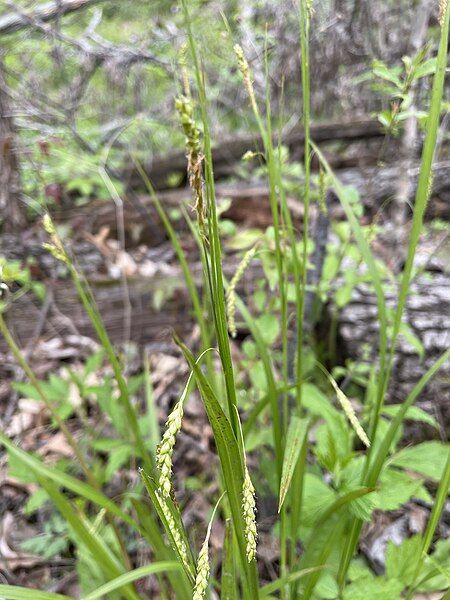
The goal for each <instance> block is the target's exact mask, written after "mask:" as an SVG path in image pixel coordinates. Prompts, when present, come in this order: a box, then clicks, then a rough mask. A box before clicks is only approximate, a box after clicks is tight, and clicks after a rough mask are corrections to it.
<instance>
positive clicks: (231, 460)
mask: <svg viewBox="0 0 450 600" xmlns="http://www.w3.org/2000/svg"><path fill="white" fill-rule="evenodd" d="M176 341H177V344H178V345H179V347H180V348H181V350H182V352H183V354H184V357H185V358H186V361H187V362H188V364H189V367H190V368H191V369H192V370H193V371H194V375H195V379H196V381H197V385H198V387H199V390H200V394H201V397H202V400H203V403H204V406H205V409H206V413H207V415H208V419H209V422H210V424H211V427H212V430H213V434H214V440H215V443H216V447H217V452H218V454H219V458H220V463H221V466H222V472H223V477H224V482H225V489H226V491H227V495H228V501H229V504H230V509H231V515H232V519H233V525H234V531H235V534H236V538H237V541H238V546H239V554H240V558H241V565H242V568H243V570H244V572H245V574H246V577H245V581H246V584H247V586H248V593H249V598H252V599H253V598H255V599H257V598H258V597H259V595H258V580H257V574H256V565H255V561H251V562H250V563H248V561H247V554H246V541H245V537H244V531H245V527H244V521H243V516H242V508H241V493H242V484H243V481H244V465H243V463H242V456H241V451H240V448H239V445H238V442H237V439H236V437H235V435H234V433H233V429H232V427H231V424H230V422H229V421H228V419H227V416H226V415H225V413H224V412H223V410H222V407H221V406H220V403H219V401H218V400H217V397H216V395H215V393H214V391H213V390H212V388H211V386H210V385H209V383H208V381H207V379H206V377H205V376H204V375H203V373H202V371H201V369H200V367H199V366H198V364H197V363H196V361H195V359H194V357H193V356H192V354H191V352H190V351H189V350H188V348H187V347H186V346H185V345H184V344H183V343H182V342H181V341H179V340H176ZM236 417H237V415H236Z"/></svg>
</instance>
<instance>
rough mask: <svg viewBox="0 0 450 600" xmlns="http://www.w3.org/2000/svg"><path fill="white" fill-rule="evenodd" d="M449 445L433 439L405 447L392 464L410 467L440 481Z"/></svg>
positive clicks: (409, 468) (404, 467) (405, 467)
mask: <svg viewBox="0 0 450 600" xmlns="http://www.w3.org/2000/svg"><path fill="white" fill-rule="evenodd" d="M447 454H448V446H447V445H446V444H443V443H442V442H437V441H431V442H423V443H422V444H417V446H411V447H410V448H404V449H403V450H401V451H400V452H399V453H398V454H397V455H396V456H395V457H394V458H393V459H392V461H391V464H393V465H395V466H397V467H402V468H403V469H408V470H411V471H414V472H416V473H420V474H421V475H425V476H426V477H428V478H430V479H433V480H435V481H440V479H441V477H442V473H443V472H444V467H445V462H446V460H447Z"/></svg>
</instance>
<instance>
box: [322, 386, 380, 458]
mask: <svg viewBox="0 0 450 600" xmlns="http://www.w3.org/2000/svg"><path fill="white" fill-rule="evenodd" d="M328 379H329V381H330V383H331V385H332V386H333V388H334V390H335V392H336V396H337V399H338V400H339V403H340V405H341V406H342V408H343V410H344V412H345V414H346V415H347V419H348V420H349V421H350V424H351V426H352V427H353V429H354V431H355V433H356V435H357V436H358V437H359V439H360V440H361V441H362V443H363V444H364V445H365V446H367V448H369V446H370V440H369V438H368V437H367V434H366V432H365V431H364V429H363V427H362V425H361V423H360V422H359V421H358V417H357V416H356V413H355V411H354V410H353V406H352V404H351V402H350V400H349V399H348V398H347V396H346V395H345V394H344V392H343V391H342V390H341V388H340V387H339V386H338V384H337V383H336V382H335V380H334V379H333V378H332V377H331V375H328Z"/></svg>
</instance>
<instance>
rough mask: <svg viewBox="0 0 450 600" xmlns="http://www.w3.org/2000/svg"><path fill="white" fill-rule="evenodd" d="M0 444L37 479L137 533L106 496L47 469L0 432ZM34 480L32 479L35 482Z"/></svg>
mask: <svg viewBox="0 0 450 600" xmlns="http://www.w3.org/2000/svg"><path fill="white" fill-rule="evenodd" d="M0 443H1V444H2V445H3V446H5V448H7V449H8V452H9V453H10V454H11V456H14V457H15V458H16V459H17V460H19V461H20V462H21V463H22V464H23V465H24V466H26V467H28V468H29V469H30V470H32V471H34V472H35V473H36V474H37V475H39V477H41V478H45V479H48V480H50V481H53V482H55V483H56V484H57V485H59V486H62V487H65V488H67V489H68V490H70V491H71V492H73V493H75V494H77V495H78V496H81V497H82V498H86V499H87V500H90V501H91V502H93V503H94V504H97V505H98V506H101V507H102V508H105V509H106V510H108V511H109V512H110V513H111V514H113V515H115V516H116V517H119V518H120V519H122V520H123V521H124V522H125V523H127V524H128V525H130V526H131V527H133V528H134V529H136V530H137V531H139V526H138V524H137V523H136V522H135V521H134V519H132V518H131V517H130V516H129V515H127V514H126V513H125V512H124V511H123V510H122V509H121V508H120V507H119V506H118V505H117V504H115V503H114V502H113V501H112V500H110V499H109V498H108V497H107V496H105V495H104V494H102V492H99V491H98V490H96V489H95V488H93V487H92V486H90V485H88V484H87V483H84V482H83V481H79V480H78V479H76V478H75V477H72V476H71V475H68V474H67V473H63V472H62V471H58V469H55V468H51V467H48V466H47V465H45V464H44V463H43V462H42V461H40V460H38V459H37V458H35V457H34V456H32V455H31V454H28V453H27V452H24V451H23V450H21V449H20V448H18V447H17V446H16V445H15V444H13V442H11V441H10V440H9V439H8V438H7V437H6V435H4V434H3V433H1V432H0ZM35 480H36V479H34V481H35Z"/></svg>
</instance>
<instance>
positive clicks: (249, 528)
mask: <svg viewBox="0 0 450 600" xmlns="http://www.w3.org/2000/svg"><path fill="white" fill-rule="evenodd" d="M242 513H243V517H244V523H245V537H246V539H247V560H248V562H251V561H252V560H253V559H254V558H255V556H256V540H257V537H258V532H257V530H256V516H255V513H256V501H255V488H254V487H253V483H252V480H251V479H250V474H249V472H248V469H247V465H245V471H244V483H243V485H242Z"/></svg>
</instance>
